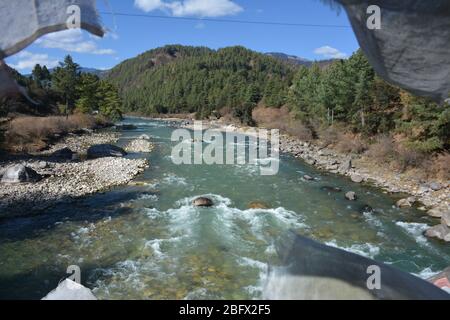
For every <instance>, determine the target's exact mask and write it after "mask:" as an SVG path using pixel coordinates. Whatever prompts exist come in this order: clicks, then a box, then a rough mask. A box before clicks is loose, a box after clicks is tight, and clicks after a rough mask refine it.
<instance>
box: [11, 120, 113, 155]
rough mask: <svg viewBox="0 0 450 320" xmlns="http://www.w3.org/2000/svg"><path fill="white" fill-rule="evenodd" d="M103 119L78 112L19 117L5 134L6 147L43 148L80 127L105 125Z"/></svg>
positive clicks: (21, 150)
mask: <svg viewBox="0 0 450 320" xmlns="http://www.w3.org/2000/svg"><path fill="white" fill-rule="evenodd" d="M104 124H105V122H104V120H102V119H99V118H96V117H93V116H89V115H84V114H76V115H71V116H69V117H68V118H66V117H58V116H52V117H18V118H15V119H13V120H11V121H10V123H9V124H8V126H7V131H6V134H5V149H7V150H8V151H11V152H34V151H38V150H42V149H43V148H45V147H46V146H47V143H48V141H49V140H51V139H52V138H54V137H56V136H58V135H65V134H67V133H69V132H75V131H77V130H80V129H85V128H87V129H92V128H95V127H98V126H100V125H104Z"/></svg>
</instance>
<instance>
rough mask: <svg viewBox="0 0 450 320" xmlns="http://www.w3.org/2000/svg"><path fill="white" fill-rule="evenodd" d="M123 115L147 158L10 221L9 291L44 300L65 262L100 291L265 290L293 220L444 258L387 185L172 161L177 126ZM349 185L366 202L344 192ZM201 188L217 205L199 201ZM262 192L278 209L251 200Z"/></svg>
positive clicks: (422, 221)
mask: <svg viewBox="0 0 450 320" xmlns="http://www.w3.org/2000/svg"><path fill="white" fill-rule="evenodd" d="M125 123H129V124H134V125H136V126H137V127H138V129H137V130H132V131H124V133H123V135H122V136H121V139H120V141H119V144H121V145H125V144H126V143H127V142H128V141H129V140H130V139H133V138H135V137H137V136H139V135H141V134H144V133H145V134H148V135H149V136H151V137H152V140H153V141H154V142H155V144H156V148H155V151H154V152H153V153H152V154H150V155H148V159H149V161H150V164H151V166H150V168H149V169H148V170H146V171H145V173H144V174H142V175H141V176H140V177H139V178H138V179H137V181H138V182H139V183H137V184H136V185H134V184H133V185H129V186H123V187H118V188H115V189H113V190H111V191H108V192H105V193H102V194H97V195H93V196H90V197H86V198H83V199H79V200H76V201H73V202H71V203H61V204H58V205H56V206H54V207H53V208H52V209H50V210H47V211H46V212H43V213H42V214H40V215H38V216H33V217H26V218H15V219H10V220H6V221H3V222H2V224H1V225H0V298H1V299H40V298H42V297H43V296H45V295H46V294H47V293H48V292H49V291H51V290H52V289H54V288H55V287H56V286H57V284H58V282H59V280H61V279H62V278H63V277H64V276H65V271H66V268H67V267H68V266H69V265H78V266H80V268H81V272H82V273H81V277H82V283H83V284H84V285H86V286H87V287H89V288H90V289H92V290H93V292H94V294H95V295H96V296H97V297H98V298H100V299H255V298H256V299H257V298H261V297H262V295H263V290H264V284H265V280H266V277H267V274H268V271H269V269H270V268H271V267H274V266H278V265H280V264H281V262H280V261H279V258H278V254H277V250H276V243H277V241H279V239H280V237H282V236H283V235H284V234H286V233H287V232H288V231H289V230H294V231H295V232H298V233H299V234H302V235H305V236H308V237H311V238H313V239H316V240H319V241H321V242H323V243H326V244H328V245H332V246H336V247H340V248H343V249H345V250H348V251H351V252H354V253H358V254H361V255H364V256H367V257H370V258H373V259H375V260H377V261H382V262H386V263H388V264H391V265H393V266H395V267H397V268H399V269H401V270H404V271H406V272H410V273H413V274H416V275H417V276H421V277H427V276H429V275H432V274H433V273H434V272H438V271H441V270H442V269H444V268H445V267H448V264H449V261H450V247H449V246H448V245H447V246H445V245H444V244H442V243H439V242H437V241H430V240H427V239H426V238H425V237H424V236H423V235H422V233H423V231H424V230H425V229H426V228H427V226H430V225H433V223H434V221H433V220H431V218H429V217H426V216H425V215H424V214H423V213H422V212H420V211H418V210H417V209H415V208H411V209H398V208H396V207H395V201H396V199H398V198H395V197H393V196H391V195H388V194H385V193H383V192H382V191H380V190H379V189H376V188H372V187H370V186H367V185H362V184H355V183H352V182H351V181H350V180H348V179H347V178H343V177H340V176H337V175H334V174H329V173H326V172H322V171H318V170H316V169H315V168H313V167H311V166H309V165H307V164H305V163H304V162H302V161H300V160H297V159H295V158H293V157H291V156H290V155H287V154H282V155H281V158H280V170H279V173H278V174H277V175H274V176H261V175H260V174H259V170H258V167H257V166H256V165H250V164H248V165H206V164H203V165H175V164H173V162H172V160H171V150H172V147H173V146H174V145H175V143H173V142H171V141H170V137H171V133H172V131H173V128H169V127H167V126H166V124H165V123H164V122H158V121H150V120H142V119H132V118H129V119H126V121H125ZM129 157H143V155H140V154H131V155H129ZM305 174H308V175H310V176H313V177H316V178H317V180H316V181H304V180H303V179H302V177H303V176H304V175H305ZM330 187H339V188H341V189H342V192H333V189H332V188H330ZM347 191H355V192H356V193H357V195H358V200H357V201H354V202H350V201H348V200H346V199H345V197H344V194H345V192H347ZM202 195H208V196H209V197H210V198H212V199H213V200H214V202H215V206H214V207H212V208H196V207H194V206H192V200H193V199H195V198H196V197H198V196H202ZM254 201H261V202H264V203H266V204H267V205H269V206H270V208H271V209H248V206H249V203H251V202H254ZM367 206H370V207H371V208H373V211H371V210H368V209H367V208H368V207H367Z"/></svg>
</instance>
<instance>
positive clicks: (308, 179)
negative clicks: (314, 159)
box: [303, 174, 314, 181]
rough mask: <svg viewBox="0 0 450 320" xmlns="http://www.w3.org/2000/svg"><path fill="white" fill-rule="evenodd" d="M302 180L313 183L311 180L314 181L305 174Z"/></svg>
mask: <svg viewBox="0 0 450 320" xmlns="http://www.w3.org/2000/svg"><path fill="white" fill-rule="evenodd" d="M303 179H305V180H306V181H313V180H314V178H313V177H311V176H308V175H307V174H305V175H304V176H303Z"/></svg>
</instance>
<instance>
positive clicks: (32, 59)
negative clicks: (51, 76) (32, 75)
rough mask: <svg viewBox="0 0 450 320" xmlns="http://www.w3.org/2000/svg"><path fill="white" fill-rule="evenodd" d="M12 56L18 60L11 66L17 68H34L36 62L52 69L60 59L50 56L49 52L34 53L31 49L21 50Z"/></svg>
mask: <svg viewBox="0 0 450 320" xmlns="http://www.w3.org/2000/svg"><path fill="white" fill-rule="evenodd" d="M12 58H13V59H16V61H17V62H16V63H13V64H11V66H12V67H13V68H14V69H17V70H29V69H33V68H34V66H35V65H36V64H40V65H41V66H46V67H47V68H49V69H50V68H54V67H56V66H57V65H58V63H59V61H58V60H56V59H52V58H50V57H49V56H48V54H40V53H32V52H29V51H21V52H19V53H18V54H17V55H15V56H13V57H12Z"/></svg>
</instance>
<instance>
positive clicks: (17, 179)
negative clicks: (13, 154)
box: [1, 164, 42, 183]
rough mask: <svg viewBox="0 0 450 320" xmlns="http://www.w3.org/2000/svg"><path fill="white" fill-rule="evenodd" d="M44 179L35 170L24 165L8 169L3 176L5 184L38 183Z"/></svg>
mask: <svg viewBox="0 0 450 320" xmlns="http://www.w3.org/2000/svg"><path fill="white" fill-rule="evenodd" d="M41 179H42V177H41V175H39V174H38V173H37V172H36V171H34V170H33V169H31V168H29V167H26V166H24V165H22V164H16V165H14V166H11V167H8V168H6V170H5V172H4V173H3V176H2V180H1V181H2V182H3V183H23V182H38V181H39V180H41Z"/></svg>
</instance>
